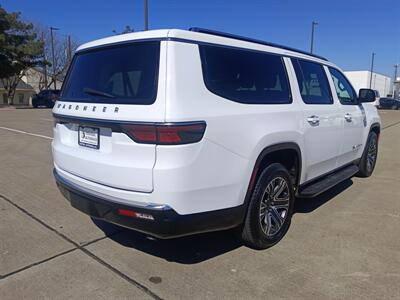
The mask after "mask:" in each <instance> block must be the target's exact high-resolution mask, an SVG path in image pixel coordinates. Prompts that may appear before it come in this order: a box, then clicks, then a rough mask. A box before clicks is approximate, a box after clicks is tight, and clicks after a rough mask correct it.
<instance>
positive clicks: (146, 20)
mask: <svg viewBox="0 0 400 300" xmlns="http://www.w3.org/2000/svg"><path fill="white" fill-rule="evenodd" d="M144 30H149V3H148V1H147V0H144Z"/></svg>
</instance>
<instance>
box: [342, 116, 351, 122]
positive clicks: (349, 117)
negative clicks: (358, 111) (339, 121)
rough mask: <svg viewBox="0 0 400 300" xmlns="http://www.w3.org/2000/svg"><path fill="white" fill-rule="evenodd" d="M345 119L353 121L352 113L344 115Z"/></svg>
mask: <svg viewBox="0 0 400 300" xmlns="http://www.w3.org/2000/svg"><path fill="white" fill-rule="evenodd" d="M344 119H345V120H346V121H347V122H351V121H352V117H351V114H345V115H344Z"/></svg>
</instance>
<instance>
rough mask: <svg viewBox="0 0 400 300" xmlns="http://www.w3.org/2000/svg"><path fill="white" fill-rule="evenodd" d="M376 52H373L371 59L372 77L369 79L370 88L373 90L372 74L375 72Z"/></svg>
mask: <svg viewBox="0 0 400 300" xmlns="http://www.w3.org/2000/svg"><path fill="white" fill-rule="evenodd" d="M375 55H376V53H375V52H372V59H371V77H370V78H369V88H372V73H373V72H374V60H375Z"/></svg>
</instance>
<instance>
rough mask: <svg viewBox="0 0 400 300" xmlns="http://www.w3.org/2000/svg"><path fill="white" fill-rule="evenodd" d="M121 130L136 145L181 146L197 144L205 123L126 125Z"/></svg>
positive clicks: (201, 136) (202, 133)
mask: <svg viewBox="0 0 400 300" xmlns="http://www.w3.org/2000/svg"><path fill="white" fill-rule="evenodd" d="M122 129H123V131H124V132H125V133H126V134H127V135H128V136H130V137H131V138H132V139H133V140H134V141H135V142H137V143H145V144H157V145H181V144H190V143H196V142H199V141H200V140H201V139H202V138H203V135H204V131H205V129H206V123H205V122H193V123H192V122H191V123H172V124H170V123H168V124H149V125H148V124H126V125H122Z"/></svg>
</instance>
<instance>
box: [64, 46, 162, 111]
mask: <svg viewBox="0 0 400 300" xmlns="http://www.w3.org/2000/svg"><path fill="white" fill-rule="evenodd" d="M159 56H160V42H140V43H139V42H138V43H132V44H129V45H119V46H113V47H107V48H100V49H96V50H90V51H86V52H82V53H78V54H77V55H76V56H75V58H74V61H73V64H72V67H71V70H70V73H69V75H68V79H67V82H66V84H65V87H64V90H63V92H62V98H63V99H62V100H66V101H84V102H101V103H121V104H152V103H153V102H154V101H155V98H156V95H157V79H158V63H159ZM88 89H89V90H90V91H91V94H88V93H87V92H88ZM93 90H94V91H96V92H97V91H98V92H100V93H97V95H96V94H95V93H93ZM101 93H103V94H108V95H109V97H106V96H104V95H103V96H101V95H98V94H101Z"/></svg>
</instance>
